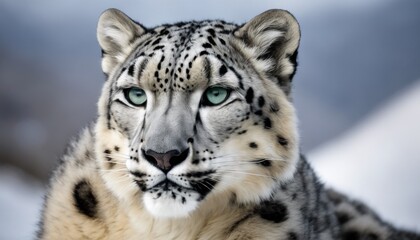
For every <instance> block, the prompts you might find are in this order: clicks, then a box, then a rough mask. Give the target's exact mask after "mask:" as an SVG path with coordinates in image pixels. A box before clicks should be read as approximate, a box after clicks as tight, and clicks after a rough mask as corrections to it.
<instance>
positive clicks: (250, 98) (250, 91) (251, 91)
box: [245, 87, 254, 103]
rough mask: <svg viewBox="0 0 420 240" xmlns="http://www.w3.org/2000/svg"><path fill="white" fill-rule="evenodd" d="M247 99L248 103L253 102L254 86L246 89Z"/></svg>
mask: <svg viewBox="0 0 420 240" xmlns="http://www.w3.org/2000/svg"><path fill="white" fill-rule="evenodd" d="M245 99H246V102H247V103H252V101H253V99H254V89H252V87H250V88H248V90H247V91H246V95H245Z"/></svg>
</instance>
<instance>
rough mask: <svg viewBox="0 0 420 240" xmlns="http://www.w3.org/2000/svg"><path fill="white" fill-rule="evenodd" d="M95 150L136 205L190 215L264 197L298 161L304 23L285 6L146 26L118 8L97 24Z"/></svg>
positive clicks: (113, 182)
mask: <svg viewBox="0 0 420 240" xmlns="http://www.w3.org/2000/svg"><path fill="white" fill-rule="evenodd" d="M98 39H99V43H100V45H101V47H102V49H103V60H102V68H103V70H104V72H105V73H106V74H108V75H109V78H108V80H107V82H106V83H105V86H104V88H103V91H102V95H101V98H100V101H99V120H98V123H97V128H96V137H97V146H96V150H97V154H98V156H99V162H100V167H101V170H102V174H103V178H104V180H105V181H106V183H107V185H108V187H110V189H111V190H112V191H113V192H114V193H115V195H116V196H117V197H119V198H120V199H121V201H122V202H125V203H127V204H128V206H129V207H130V209H139V210H140V211H141V209H142V208H143V206H144V207H145V208H146V209H147V210H148V212H149V213H151V214H152V215H153V216H156V217H183V216H186V215H188V214H190V213H192V212H193V210H195V209H197V208H200V206H202V205H203V206H204V205H205V203H206V201H211V200H209V199H217V201H224V202H229V201H235V202H240V203H249V202H258V201H261V200H263V199H266V198H268V197H269V196H270V194H271V192H272V190H273V188H274V187H275V184H276V183H277V182H278V181H279V180H284V179H287V178H289V177H291V176H292V174H293V172H294V164H295V161H296V159H297V157H298V156H297V152H298V151H297V145H298V139H297V133H296V119H295V113H294V108H293V106H292V105H291V103H290V101H289V98H288V94H289V90H290V80H291V78H292V77H293V74H294V71H295V65H296V61H295V60H296V50H297V46H298V42H299V29H298V25H297V23H296V22H295V20H294V18H293V17H291V15H289V14H288V13H286V12H283V11H268V12H266V13H263V14H261V15H259V16H257V17H256V18H254V19H253V20H251V21H250V22H249V23H247V24H246V25H244V26H243V27H240V28H238V27H237V26H235V25H232V24H227V23H225V22H223V21H203V22H188V23H180V24H175V25H165V26H161V27H157V28H155V29H145V28H143V27H142V26H140V25H138V24H136V23H134V22H132V21H131V20H130V19H129V18H128V17H126V16H125V15H124V14H122V13H121V12H119V11H117V10H108V11H106V12H105V13H104V14H103V15H102V16H101V19H100V21H99V25H98Z"/></svg>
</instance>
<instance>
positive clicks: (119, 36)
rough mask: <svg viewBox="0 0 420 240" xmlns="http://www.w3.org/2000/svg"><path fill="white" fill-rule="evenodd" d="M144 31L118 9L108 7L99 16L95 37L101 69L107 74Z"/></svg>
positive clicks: (124, 57)
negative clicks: (99, 47) (98, 47)
mask: <svg viewBox="0 0 420 240" xmlns="http://www.w3.org/2000/svg"><path fill="white" fill-rule="evenodd" d="M145 32H146V29H145V28H144V27H143V26H141V25H140V24H138V23H136V22H134V21H133V20H132V19H131V18H129V17H128V16H127V15H125V14H124V13H123V12H121V11H120V10H118V9H114V8H111V9H108V10H106V11H105V12H103V13H102V15H101V16H100V17H99V22H98V27H97V33H96V35H97V38H98V42H99V45H100V46H101V48H102V70H103V72H104V73H105V74H107V75H109V74H110V73H111V71H112V70H113V69H114V68H115V66H116V65H117V64H120V63H122V62H123V61H124V60H125V59H126V58H127V56H128V55H129V54H130V52H131V51H132V50H133V47H134V43H135V42H136V40H137V39H138V38H139V37H141V36H142V35H143V34H144V33H145Z"/></svg>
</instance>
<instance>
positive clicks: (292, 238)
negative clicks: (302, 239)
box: [287, 232, 298, 240]
mask: <svg viewBox="0 0 420 240" xmlns="http://www.w3.org/2000/svg"><path fill="white" fill-rule="evenodd" d="M287 239H288V240H298V236H297V234H296V233H294V232H289V233H288V234H287Z"/></svg>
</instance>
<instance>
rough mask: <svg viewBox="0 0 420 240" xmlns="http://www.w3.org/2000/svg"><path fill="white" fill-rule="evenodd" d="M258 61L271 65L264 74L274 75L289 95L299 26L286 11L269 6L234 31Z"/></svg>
mask: <svg viewBox="0 0 420 240" xmlns="http://www.w3.org/2000/svg"><path fill="white" fill-rule="evenodd" d="M234 36H235V37H236V38H238V39H240V40H241V41H242V42H243V43H244V44H245V45H246V46H247V47H250V48H252V49H253V51H252V52H253V56H252V57H254V58H256V59H258V60H268V61H267V62H268V63H269V64H271V66H270V67H269V68H268V69H269V70H268V71H267V74H269V75H270V76H273V77H274V78H275V79H276V81H277V82H278V84H279V85H280V87H281V88H282V89H283V90H284V91H285V92H286V94H289V92H290V86H291V81H292V79H293V76H294V74H295V72H296V67H297V61H296V60H297V52H298V47H299V41H300V28H299V24H298V22H297V21H296V19H295V17H293V15H292V14H290V13H289V12H288V11H285V10H280V9H272V10H268V11H266V12H263V13H261V14H260V15H258V16H256V17H254V18H253V19H251V20H250V21H249V22H247V23H246V24H244V25H243V26H242V27H240V28H239V29H237V30H236V31H235V32H234Z"/></svg>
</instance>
